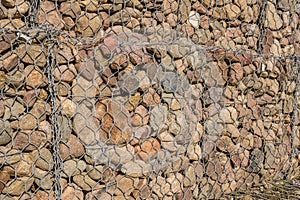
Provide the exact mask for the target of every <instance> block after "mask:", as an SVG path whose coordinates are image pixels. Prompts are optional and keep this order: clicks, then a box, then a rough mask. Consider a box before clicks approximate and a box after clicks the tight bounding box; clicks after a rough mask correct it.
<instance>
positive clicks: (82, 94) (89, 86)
mask: <svg viewBox="0 0 300 200" xmlns="http://www.w3.org/2000/svg"><path fill="white" fill-rule="evenodd" d="M96 84H97V83H96V81H95V80H92V81H88V80H86V79H85V78H83V77H82V76H78V77H77V78H76V79H74V80H73V82H72V90H71V91H72V95H73V98H72V100H73V101H75V102H77V101H80V100H83V99H86V98H93V97H95V96H96V94H97V93H98V91H97V90H98V87H97V85H96Z"/></svg>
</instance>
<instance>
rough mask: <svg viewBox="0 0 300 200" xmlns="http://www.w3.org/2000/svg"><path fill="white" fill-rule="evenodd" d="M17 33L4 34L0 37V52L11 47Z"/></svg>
mask: <svg viewBox="0 0 300 200" xmlns="http://www.w3.org/2000/svg"><path fill="white" fill-rule="evenodd" d="M16 37H17V36H16V35H15V34H14V33H7V34H2V35H1V37H0V53H1V54H2V52H4V51H6V50H7V49H9V48H10V47H11V44H12V43H13V42H14V40H15V39H16Z"/></svg>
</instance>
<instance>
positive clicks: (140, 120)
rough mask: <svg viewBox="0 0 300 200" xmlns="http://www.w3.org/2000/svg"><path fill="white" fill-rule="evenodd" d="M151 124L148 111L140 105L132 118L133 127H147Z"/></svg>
mask: <svg viewBox="0 0 300 200" xmlns="http://www.w3.org/2000/svg"><path fill="white" fill-rule="evenodd" d="M148 122H149V114H148V110H147V109H146V108H145V107H144V106H143V105H140V106H138V107H137V108H136V109H135V112H134V114H133V115H132V116H131V124H132V125H133V126H142V125H146V124H148Z"/></svg>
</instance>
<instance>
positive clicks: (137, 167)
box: [121, 160, 151, 177]
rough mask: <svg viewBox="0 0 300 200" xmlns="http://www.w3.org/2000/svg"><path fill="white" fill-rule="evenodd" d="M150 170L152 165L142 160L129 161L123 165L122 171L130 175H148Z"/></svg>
mask: <svg viewBox="0 0 300 200" xmlns="http://www.w3.org/2000/svg"><path fill="white" fill-rule="evenodd" d="M150 170H151V165H149V164H147V163H145V162H144V161H142V160H136V161H129V162H127V163H125V164H124V165H122V167H121V171H122V172H123V173H125V174H126V175H127V176H130V177H146V176H147V175H148V174H149V173H150Z"/></svg>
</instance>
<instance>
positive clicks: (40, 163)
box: [33, 148, 54, 171]
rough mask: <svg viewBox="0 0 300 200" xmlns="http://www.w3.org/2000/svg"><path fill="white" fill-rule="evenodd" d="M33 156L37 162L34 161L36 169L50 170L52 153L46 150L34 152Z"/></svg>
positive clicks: (52, 163) (52, 164) (52, 162)
mask: <svg viewBox="0 0 300 200" xmlns="http://www.w3.org/2000/svg"><path fill="white" fill-rule="evenodd" d="M33 154H34V155H35V156H36V157H37V160H36V161H35V166H36V167H38V168H40V169H42V170H45V171H49V170H52V168H53V166H54V161H53V157H52V153H51V152H50V151H49V150H48V149H47V148H42V149H40V150H35V151H33Z"/></svg>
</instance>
